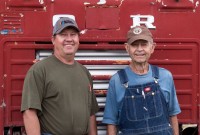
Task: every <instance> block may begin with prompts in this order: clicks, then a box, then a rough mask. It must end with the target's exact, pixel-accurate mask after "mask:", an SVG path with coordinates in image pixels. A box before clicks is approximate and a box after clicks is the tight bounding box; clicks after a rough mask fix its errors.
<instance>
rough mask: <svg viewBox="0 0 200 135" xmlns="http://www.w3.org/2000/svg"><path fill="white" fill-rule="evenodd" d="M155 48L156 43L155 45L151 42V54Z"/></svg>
mask: <svg viewBox="0 0 200 135" xmlns="http://www.w3.org/2000/svg"><path fill="white" fill-rule="evenodd" d="M155 47H156V43H155V42H153V44H152V49H151V53H153V52H154V49H155Z"/></svg>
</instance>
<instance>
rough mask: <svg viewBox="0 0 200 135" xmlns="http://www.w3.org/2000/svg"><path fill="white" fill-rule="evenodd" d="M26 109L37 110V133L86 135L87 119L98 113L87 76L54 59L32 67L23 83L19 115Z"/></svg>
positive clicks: (76, 65) (83, 70)
mask: <svg viewBox="0 0 200 135" xmlns="http://www.w3.org/2000/svg"><path fill="white" fill-rule="evenodd" d="M30 108H33V109H37V110H38V117H39V121H40V126H41V132H47V133H51V134H53V135H81V134H87V133H88V130H89V129H88V128H89V118H90V116H91V115H94V114H95V113H96V112H97V111H98V104H97V101H96V97H95V94H94V92H93V90H92V79H91V75H90V73H89V72H88V70H87V69H86V68H85V67H84V66H82V65H81V64H79V63H78V62H75V63H74V64H73V65H67V64H64V63H62V62H61V61H59V60H58V59H57V58H56V57H55V56H54V55H52V56H50V57H48V58H46V59H45V60H42V61H40V62H38V63H36V64H34V65H33V66H32V67H31V68H30V69H29V71H28V72H27V75H26V78H25V81H24V87H23V94H22V105H21V111H22V112H23V111H25V110H27V109H30Z"/></svg>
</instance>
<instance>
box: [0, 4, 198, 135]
mask: <svg viewBox="0 0 200 135" xmlns="http://www.w3.org/2000/svg"><path fill="white" fill-rule="evenodd" d="M66 15H67V16H69V15H70V16H72V17H74V18H75V19H76V21H77V23H78V25H79V27H80V29H81V30H82V31H81V33H82V34H81V45H80V49H79V52H78V53H77V56H76V59H77V60H78V61H79V62H81V63H82V64H84V65H85V66H86V67H87V68H88V69H89V70H90V72H91V74H92V76H93V79H94V90H95V93H96V95H97V100H98V102H99V106H100V107H101V109H100V112H99V113H97V121H98V134H99V135H104V134H105V125H103V124H101V120H102V115H103V109H104V105H105V96H106V90H107V87H108V81H109V79H110V76H111V75H112V74H114V73H115V72H116V71H117V70H119V69H121V68H123V67H124V66H126V65H127V64H128V63H129V58H128V55H127V54H126V52H125V50H124V43H125V41H126V32H127V31H128V30H129V28H130V27H133V26H135V25H145V26H146V27H148V28H149V29H150V30H151V32H152V33H153V35H154V40H155V42H156V43H157V47H156V51H155V53H154V54H153V56H152V57H151V60H150V62H151V63H152V64H156V65H159V66H161V67H165V68H167V69H168V70H170V71H171V72H172V73H173V77H174V81H175V85H176V89H177V94H178V99H179V103H180V106H181V110H182V113H181V114H180V115H178V119H179V123H180V125H181V124H197V125H199V124H200V120H199V114H200V113H199V111H200V107H199V102H200V99H199V93H200V86H199V85H200V80H199V79H200V75H199V71H200V55H199V54H200V46H199V45H200V25H199V24H200V19H199V18H200V8H199V1H197V0H191V1H188V0H1V1H0V65H1V66H0V134H1V133H2V134H3V133H4V135H8V134H15V135H16V134H24V128H23V122H22V114H21V113H20V104H21V92H22V86H23V80H24V77H25V74H26V72H27V70H28V69H29V68H30V66H31V65H32V64H33V63H34V62H35V61H37V60H41V59H42V58H44V57H47V56H48V55H50V54H51V53H52V48H53V46H52V44H51V35H52V25H53V22H55V18H56V17H59V16H61V17H62V16H66ZM199 131H200V130H199ZM198 135H200V133H198Z"/></svg>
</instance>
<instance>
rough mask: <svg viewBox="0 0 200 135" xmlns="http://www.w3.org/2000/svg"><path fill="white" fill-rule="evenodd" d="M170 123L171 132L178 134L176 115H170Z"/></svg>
mask: <svg viewBox="0 0 200 135" xmlns="http://www.w3.org/2000/svg"><path fill="white" fill-rule="evenodd" d="M170 123H171V126H172V129H173V134H174V135H179V128H178V119H177V116H176V115H174V116H171V117H170Z"/></svg>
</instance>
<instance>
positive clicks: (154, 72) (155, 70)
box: [151, 65, 159, 79]
mask: <svg viewBox="0 0 200 135" xmlns="http://www.w3.org/2000/svg"><path fill="white" fill-rule="evenodd" d="M151 70H152V76H153V77H154V78H155V79H158V78H159V70H158V66H154V65H151Z"/></svg>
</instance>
